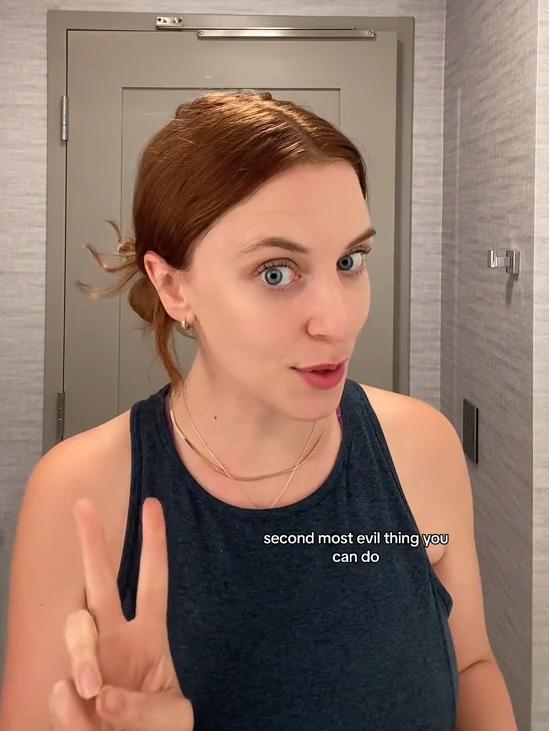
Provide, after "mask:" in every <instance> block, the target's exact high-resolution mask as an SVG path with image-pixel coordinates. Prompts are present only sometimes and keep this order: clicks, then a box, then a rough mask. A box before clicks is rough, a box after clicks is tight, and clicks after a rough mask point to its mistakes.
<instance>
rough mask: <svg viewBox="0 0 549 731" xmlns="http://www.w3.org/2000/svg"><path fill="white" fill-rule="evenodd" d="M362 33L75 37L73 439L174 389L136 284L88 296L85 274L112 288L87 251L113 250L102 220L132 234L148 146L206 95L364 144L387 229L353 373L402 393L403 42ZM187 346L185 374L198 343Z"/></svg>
mask: <svg viewBox="0 0 549 731" xmlns="http://www.w3.org/2000/svg"><path fill="white" fill-rule="evenodd" d="M362 33H363V34H364V35H360V31H356V32H355V33H353V32H352V31H339V32H338V31H326V30H324V31H308V30H307V31H305V30H299V31H285V32H284V33H282V32H280V31H277V32H276V34H275V35H271V36H268V35H267V36H266V37H250V36H249V35H248V36H245V35H243V31H242V30H237V31H219V30H217V31H216V30H212V29H204V30H202V31H199V30H186V31H184V32H178V33H173V32H167V33H164V32H139V33H137V32H131V31H128V32H126V31H116V32H114V31H101V32H94V31H85V30H82V31H75V30H71V31H70V32H69V34H68V40H67V49H68V53H67V70H68V77H67V90H68V91H67V96H68V110H69V124H68V131H67V134H68V140H67V194H66V262H65V264H66V271H65V278H66V281H65V285H66V290H65V291H66V302H65V322H64V327H65V341H64V342H65V350H64V394H65V410H64V425H63V437H68V436H71V435H73V434H76V433H79V432H81V431H84V430H86V429H89V428H91V427H93V426H95V425H97V424H100V423H103V422H105V421H107V420H109V419H111V418H113V417H114V416H116V414H118V413H120V412H122V411H124V410H126V409H128V408H130V407H131V405H132V404H133V403H135V402H136V401H138V400H139V399H142V398H145V397H146V396H148V395H149V394H150V393H151V392H152V391H153V390H157V389H158V388H160V387H161V386H162V385H163V384H164V383H166V382H167V381H168V377H167V373H166V371H165V369H164V367H163V366H162V364H161V362H160V361H159V360H158V359H155V352H154V342H153V337H152V335H151V336H149V338H143V336H142V333H141V331H140V330H139V329H138V324H139V318H138V316H137V315H136V314H135V313H134V312H133V311H132V310H131V308H130V307H129V305H128V303H127V290H125V292H124V293H123V295H121V296H120V297H118V298H115V299H105V300H100V301H91V300H89V299H88V298H87V297H85V296H84V295H83V294H82V293H81V292H80V291H79V290H78V289H77V287H76V286H75V280H77V279H79V280H82V281H85V282H87V283H90V284H94V285H98V286H105V285H110V284H112V283H113V281H114V280H113V278H112V277H108V276H107V275H104V274H103V273H102V272H101V271H100V269H99V267H98V265H97V263H96V262H95V261H94V259H93V257H92V256H91V254H90V252H89V251H88V250H87V249H85V248H83V245H84V244H86V243H90V244H93V245H94V246H96V247H97V248H98V249H99V250H100V251H101V252H109V251H111V252H112V253H114V252H115V251H116V240H115V236H114V231H113V229H112V227H111V226H110V225H109V224H107V223H105V219H108V218H110V219H113V220H115V221H117V222H119V223H120V224H121V227H122V229H123V231H124V232H128V231H129V230H131V203H132V191H133V183H134V175H135V171H136V162H137V158H138V155H139V153H140V151H141V149H142V148H143V146H144V145H145V144H146V142H147V141H148V139H149V138H150V137H151V136H152V135H153V134H154V133H155V132H156V131H157V130H158V129H159V128H160V127H161V126H163V125H164V124H166V123H167V122H168V121H169V120H170V119H171V118H172V117H173V114H174V111H175V109H176V107H177V106H178V105H179V104H180V103H182V102H184V101H187V100H190V99H192V98H194V97H196V96H197V95H199V94H201V93H202V92H203V91H205V90H208V89H246V88H248V89H262V90H268V91H270V92H271V93H272V95H273V96H274V97H276V98H279V99H286V100H292V101H295V102H297V103H298V104H301V105H303V106H306V107H308V108H310V109H312V110H313V111H314V112H315V113H317V114H319V115H321V116H323V117H325V118H326V119H328V120H330V121H331V122H332V123H334V124H336V125H338V126H339V127H340V128H341V129H342V130H343V131H344V132H345V133H346V134H347V135H348V136H349V137H350V138H351V139H352V140H353V141H354V142H355V144H357V146H358V147H359V148H360V150H361V152H362V154H363V156H364V158H365V161H366V164H367V172H368V182H369V186H370V191H371V194H370V214H371V217H372V222H373V225H374V227H375V228H376V229H377V231H378V235H377V237H376V238H377V241H376V248H375V253H372V254H370V255H369V259H368V270H369V275H370V282H371V288H372V294H371V297H372V301H371V308H370V314H369V317H368V320H367V322H366V325H365V327H364V328H363V330H362V332H361V334H360V336H359V340H358V342H357V344H356V348H355V351H354V354H353V358H352V360H351V363H350V365H349V377H351V378H354V379H355V380H360V381H362V382H367V383H370V384H372V385H375V386H378V387H380V388H386V389H393V382H392V381H393V358H394V333H393V317H394V311H393V306H394V286H395V279H394V270H395V266H394V265H395V261H394V255H395V254H394V252H395V175H396V171H395V145H396V139H395V138H396V134H395V132H396V94H397V89H396V73H397V39H396V33H394V32H389V31H387V32H382V33H377V34H375V37H373V38H372V37H368V36H367V35H366V32H365V31H362ZM176 335H177V334H176ZM176 343H177V346H176V351H177V354H178V358H179V362H180V365H181V367H182V369H183V371H186V370H188V369H189V367H190V365H191V363H192V360H193V357H194V352H195V348H196V345H195V343H194V342H192V341H190V340H188V339H187V338H182V337H180V338H177V337H176Z"/></svg>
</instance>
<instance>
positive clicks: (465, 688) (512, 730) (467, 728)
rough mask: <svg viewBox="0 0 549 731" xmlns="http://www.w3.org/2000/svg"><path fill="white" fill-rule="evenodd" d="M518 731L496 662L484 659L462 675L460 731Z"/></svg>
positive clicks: (460, 678) (460, 679) (459, 712)
mask: <svg viewBox="0 0 549 731" xmlns="http://www.w3.org/2000/svg"><path fill="white" fill-rule="evenodd" d="M478 729H486V731H517V724H516V723H515V718H514V714H513V708H512V706H511V701H510V699H509V693H508V692H507V686H506V685H505V681H504V679H503V676H502V674H501V671H500V669H499V667H498V664H497V662H496V661H495V660H481V661H480V662H477V663H474V664H473V665H470V666H469V667H468V668H466V669H465V670H462V671H461V673H460V674H459V702H458V724H457V726H456V731H477V730H478Z"/></svg>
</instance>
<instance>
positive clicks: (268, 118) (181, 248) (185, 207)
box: [76, 90, 368, 386]
mask: <svg viewBox="0 0 549 731" xmlns="http://www.w3.org/2000/svg"><path fill="white" fill-rule="evenodd" d="M337 160H345V161H347V162H349V163H350V164H351V165H352V166H353V168H354V170H355V172H356V174H357V176H358V179H359V182H360V187H361V189H362V193H363V195H364V199H365V200H366V201H367V200H368V183H367V177H366V164H365V162H364V159H363V157H362V155H361V153H360V152H359V150H358V149H357V147H356V146H355V145H354V144H353V143H352V142H351V140H350V139H349V138H348V137H346V136H345V135H344V134H343V132H341V130H339V129H338V128H337V127H335V126H334V125H332V124H331V123H330V122H328V121H327V120H325V119H323V118H322V117H319V116H317V115H316V114H314V113H313V112H311V111H310V110H308V109H305V108H303V107H301V106H299V105H297V104H295V103H293V102H290V101H281V100H278V99H273V97H272V95H271V93H270V92H268V91H264V92H259V91H253V90H252V91H249V90H246V91H234V92H224V91H216V92H206V93H204V94H202V95H200V96H198V97H196V98H195V99H193V100H192V101H189V102H185V103H183V104H180V105H179V106H178V107H177V110H176V113H175V117H174V118H173V119H171V120H170V121H169V122H168V124H166V125H165V126H164V127H162V128H161V129H160V130H159V131H158V132H157V133H156V134H155V135H154V136H153V137H152V138H151V139H150V141H149V142H148V143H147V145H146V146H145V148H144V149H143V151H142V152H141V155H140V158H139V161H138V169H137V175H136V180H135V186H134V192H133V208H132V219H133V231H134V233H133V235H132V236H128V237H123V236H122V234H121V232H120V229H119V227H118V225H117V224H116V223H115V222H114V221H111V220H107V222H108V223H110V224H111V225H112V226H113V227H114V229H115V230H116V233H117V237H118V254H119V255H120V256H121V257H122V262H121V263H120V264H119V265H117V266H113V265H109V264H108V263H107V261H106V260H105V256H104V255H102V254H100V253H99V252H98V251H97V249H96V248H95V247H94V246H91V245H90V244H86V248H88V249H89V250H90V251H91V253H92V255H93V257H94V258H95V259H96V261H97V262H98V263H99V265H100V266H101V268H102V269H103V271H105V272H108V273H120V276H119V278H118V280H117V282H116V283H115V284H114V285H113V286H111V287H107V288H105V289H102V288H100V287H91V286H89V285H88V284H85V283H83V282H81V281H78V280H77V282H76V285H77V287H78V288H79V289H80V291H82V292H84V293H85V294H86V295H87V296H88V297H89V298H90V299H100V298H103V297H115V296H117V295H118V294H120V292H122V291H123V289H124V288H125V287H126V285H127V284H128V283H129V282H130V281H131V280H132V279H133V278H134V277H137V279H136V281H134V282H133V283H132V284H131V287H130V290H129V294H128V301H129V304H130V306H131V307H132V309H133V310H134V311H135V312H136V313H137V314H138V315H139V316H140V317H141V319H142V320H143V329H144V330H145V331H146V332H150V330H153V332H154V338H155V347H156V353H157V355H158V356H159V357H160V359H161V361H162V363H163V365H164V367H165V369H166V371H167V372H168V375H169V378H170V382H171V383H172V385H174V386H175V385H176V383H177V382H179V381H180V380H182V379H183V375H182V373H181V371H180V370H179V368H178V367H177V363H176V361H178V359H177V354H176V353H175V350H170V345H171V346H172V347H173V329H174V328H175V329H176V330H177V332H179V333H180V334H182V335H185V336H187V337H193V335H192V334H191V333H189V332H188V331H186V330H183V329H182V328H181V326H180V324H179V322H177V321H176V320H173V319H172V318H171V317H170V315H168V313H167V312H166V310H165V309H164V306H163V305H162V302H161V300H160V298H159V296H158V293H157V291H156V288H155V287H154V284H153V283H152V282H151V280H150V278H149V276H148V274H147V271H146V269H145V266H144V255H145V253H146V252H147V251H154V252H155V253H157V254H158V255H159V256H161V257H162V258H163V259H164V260H165V261H166V262H167V263H168V264H169V265H170V266H172V267H173V268H177V269H179V270H181V271H188V270H189V269H190V267H191V264H192V259H193V254H194V251H195V249H196V247H197V246H198V244H199V242H200V240H201V238H202V237H204V236H205V235H206V233H207V232H208V230H209V229H211V228H212V227H213V225H214V224H215V222H216V221H217V219H218V218H220V217H221V216H222V215H223V214H224V213H225V212H226V211H227V210H228V209H230V208H231V207H233V206H235V205H236V204H238V203H239V202H241V201H242V200H243V199H245V198H246V197H248V196H249V195H251V194H252V193H253V192H254V191H255V190H256V189H257V188H259V187H260V186H261V185H262V184H263V183H265V182H266V181H267V180H269V179H270V178H271V177H273V176H274V175H277V174H278V173H282V172H284V171H286V170H288V169H290V168H293V167H296V166H298V165H300V164H303V163H307V164H311V163H313V164H315V163H318V164H322V163H327V162H332V161H337Z"/></svg>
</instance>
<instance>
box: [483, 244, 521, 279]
mask: <svg viewBox="0 0 549 731" xmlns="http://www.w3.org/2000/svg"><path fill="white" fill-rule="evenodd" d="M486 253H487V254H488V268H489V269H497V268H498V267H505V271H506V272H507V273H508V274H518V273H519V272H520V251H518V249H507V251H506V252H505V256H497V254H496V251H495V249H488V250H487V252H486Z"/></svg>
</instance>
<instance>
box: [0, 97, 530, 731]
mask: <svg viewBox="0 0 549 731" xmlns="http://www.w3.org/2000/svg"><path fill="white" fill-rule="evenodd" d="M367 199H368V190H367V183H366V172H365V166H364V162H363V160H362V158H361V156H360V153H359V152H358V150H357V149H356V147H355V146H354V145H353V144H352V142H351V141H350V140H349V139H347V138H346V137H345V136H344V135H343V134H342V133H341V131H339V130H338V129H336V128H334V127H333V126H332V125H331V124H329V123H328V122H326V121H325V120H323V119H321V118H319V117H317V116H316V115H314V114H313V113H311V112H310V111H306V110H304V109H302V108H300V107H298V106H296V105H294V104H292V103H290V102H282V101H277V100H274V99H272V97H271V95H270V94H269V93H259V94H223V93H214V94H206V95H204V96H202V97H199V98H197V99H195V100H194V101H192V102H190V103H187V104H183V105H181V106H180V107H179V108H178V110H177V113H176V116H175V119H174V120H172V121H170V123H169V124H168V125H166V127H164V128H163V129H162V130H160V132H158V133H157V134H156V135H155V136H154V137H153V139H152V140H151V142H150V143H149V144H148V145H147V147H146V149H145V150H144V153H143V155H142V158H141V160H140V165H139V170H138V176H137V180H136V187H135V195H134V205H133V219H134V228H135V238H134V239H131V240H129V241H126V242H124V241H120V247H119V251H120V253H121V254H122V255H123V256H124V257H125V261H124V263H123V265H122V267H119V268H118V269H114V268H112V267H109V266H107V265H106V264H105V263H104V262H103V260H102V258H101V257H100V256H99V255H97V254H96V252H95V251H94V250H93V249H92V252H93V253H94V255H95V256H96V258H97V260H98V261H99V263H100V264H101V265H102V266H103V268H104V269H105V270H107V271H118V270H119V269H121V270H122V279H121V282H120V283H119V284H118V285H117V286H115V287H113V288H112V289H110V290H108V292H107V293H108V294H110V295H116V294H118V293H119V292H120V291H121V289H122V288H123V286H125V284H126V283H127V282H128V281H129V280H130V279H131V278H132V277H133V276H134V275H135V274H137V275H139V279H138V281H136V282H135V283H134V284H133V285H132V288H131V291H130V295H129V301H130V304H131V305H132V307H133V308H134V310H135V311H136V312H137V313H139V314H140V315H141V317H142V318H143V320H144V321H145V322H146V323H147V324H148V325H149V326H150V327H151V328H152V329H153V331H154V335H155V340H156V348H157V352H158V354H159V355H160V357H161V359H162V362H163V364H164V366H165V368H166V370H167V372H168V374H169V377H170V382H169V383H168V384H167V385H166V386H164V387H163V388H162V389H160V390H159V391H158V392H156V393H154V394H152V395H151V396H149V397H148V398H146V399H143V400H142V401H139V402H137V403H136V404H134V405H133V407H132V408H131V409H130V411H129V412H125V413H124V414H121V415H119V416H118V417H116V418H115V419H113V420H111V421H109V422H107V423H106V424H102V425H100V426H99V427H96V428H95V429H92V430H90V431H89V432H84V433H83V434H79V435H76V437H73V438H71V439H68V440H66V441H65V442H64V443H61V444H60V445H57V446H56V447H55V448H54V449H53V450H50V452H49V453H48V454H47V455H45V457H44V458H43V459H42V460H41V463H40V464H39V465H38V467H37V468H36V469H35V471H34V472H33V475H31V478H30V480H29V485H28V487H27V491H26V494H25V501H24V505H23V508H22V511H21V518H20V522H19V527H18V535H17V539H16V548H15V551H14V560H13V567H12V594H11V603H10V646H9V649H8V661H7V666H6V681H5V690H4V720H5V723H6V726H3V728H5V729H6V731H11V729H15V728H16V727H17V728H18V729H19V728H22V727H25V728H27V727H28V728H30V727H32V728H33V729H34V731H37V730H38V731H40V730H41V729H44V730H45V729H46V728H48V725H47V720H46V718H48V719H50V720H51V722H52V723H53V724H54V726H55V728H56V731H61V730H63V731H64V730H65V729H72V730H73V731H91V730H92V729H93V730H96V729H111V728H115V729H126V730H127V729H132V731H140V730H141V729H147V731H172V729H176V728H177V729H181V730H182V731H187V730H190V729H192V728H194V729H196V730H197V731H210V730H212V729H216V730H218V729H224V730H226V731H229V730H232V729H234V730H236V729H238V731H247V730H248V729H250V730H251V729H253V730H254V731H258V730H259V729H265V731H267V730H268V731H275V730H278V729H284V730H287V729H296V730H297V729H299V730H300V731H307V730H308V729H311V731H312V730H313V729H314V730H315V731H318V730H319V729H321V730H326V731H328V729H330V730H331V729H336V728H345V729H356V731H358V730H359V729H360V730H362V729H365V728H368V729H375V731H396V730H397V729H399V730H400V729H405V730H410V731H416V730H417V731H419V729H422V731H450V730H451V729H454V728H458V729H459V731H463V730H464V729H473V728H474V729H477V730H478V729H482V731H513V730H514V731H516V725H515V724H514V720H513V713H512V709H511V704H510V701H509V697H508V694H507V690H506V688H505V684H504V682H503V679H502V677H501V674H500V673H499V669H498V668H497V664H496V663H495V660H494V658H493V654H492V652H491V648H490V645H489V641H488V638H487V635H486V628H485V624H484V611H483V606H482V591H481V584H480V577H479V573H478V564H477V562H476V551H475V547H474V537H473V527H472V510H471V495H470V485H469V483H468V478H467V468H466V465H465V462H464V459H463V452H462V451H461V446H460V443H459V439H458V438H457V435H456V433H455V431H454V430H453V427H452V426H451V424H450V423H449V422H448V421H447V420H446V419H445V418H444V417H442V415H441V414H440V413H439V412H437V411H436V410H435V409H432V408H431V407H430V406H428V405H427V404H424V403H422V402H420V401H417V400H416V399H412V398H410V397H406V396H402V395H399V394H393V393H391V392H389V391H382V390H380V389H375V388H372V387H367V386H364V385H362V384H358V383H356V382H355V381H353V380H352V379H348V378H346V373H347V367H348V361H349V359H350V357H351V356H352V352H353V348H354V345H355V342H356V339H357V337H358V335H359V333H360V331H361V329H362V327H363V326H364V324H365V322H366V320H367V317H368V312H369V307H370V284H369V279H368V274H367V269H366V256H367V253H368V252H369V250H370V246H371V238H372V236H373V234H374V233H375V231H374V230H373V228H372V225H371V223H372V222H371V219H370V214H369V210H368V205H367ZM273 237H274V238H273ZM282 253H284V254H285V256H284V258H280V255H281V254H282ZM276 256H278V257H279V258H275V257H276ZM279 273H280V274H281V279H280V280H278V274H279ZM275 275H276V276H275ZM87 291H90V292H91V294H92V296H98V293H97V292H94V291H92V290H87ZM175 323H181V327H179V325H176V329H177V330H178V331H179V332H180V333H182V334H185V335H187V334H188V333H189V332H192V333H193V336H194V337H195V339H196V344H197V350H196V357H195V360H194V362H193V364H192V367H191V369H190V371H189V373H188V374H187V375H186V376H185V377H183V376H182V374H181V373H180V372H179V370H178V368H177V366H176V364H175V363H174V361H173V358H172V355H171V353H170V350H169V347H168V343H169V339H170V337H171V334H172V328H173V326H174V324H175ZM319 364H329V366H330V367H332V366H334V365H335V364H341V365H339V366H338V368H337V369H336V370H335V372H334V371H332V372H331V373H319V372H316V373H310V372H309V373H307V372H306V370H307V369H310V368H311V366H318V365H319ZM397 470H398V473H397ZM53 484H55V485H56V487H55V490H56V493H55V495H56V498H57V501H58V502H57V504H56V507H55V508H51V507H50V508H49V514H48V515H47V516H45V514H44V511H45V510H47V509H48V506H51V504H52V500H51V499H50V500H46V498H45V497H44V494H45V492H46V489H47V488H48V486H50V485H53ZM60 484H61V485H62V487H60V486H59V485H60ZM69 518H70V522H71V526H70V528H69V527H67V526H68V522H69ZM74 519H76V528H77V533H78V535H76V532H75V529H74V527H73V525H72V522H73V520H74ZM45 523H46V524H47V525H48V528H49V535H50V537H51V536H52V535H55V537H56V542H57V543H58V544H60V545H62V546H63V547H64V549H65V550H64V551H63V554H64V557H63V558H62V559H57V561H58V563H57V564H56V565H57V566H58V567H59V566H60V565H61V564H60V563H59V561H63V562H64V563H63V564H62V565H63V571H60V570H59V569H58V574H56V575H55V580H54V578H52V575H51V574H50V575H49V576H48V577H47V579H41V578H40V577H43V576H44V575H45V574H47V573H48V571H51V568H50V563H51V561H50V563H47V561H48V559H47V555H48V554H47V552H48V550H51V549H49V545H50V543H51V541H50V543H48V541H46V540H44V541H42V542H41V543H39V542H37V541H36V540H34V539H33V537H32V536H33V535H34V533H35V531H36V530H37V526H39V525H42V526H43V525H44V524H45ZM71 531H72V532H71ZM420 532H421V533H422V534H426V533H441V534H442V535H441V536H440V537H439V539H438V542H433V541H431V542H429V543H428V544H426V541H425V540H424V539H421V540H419V538H420V537H419V534H420ZM448 538H449V540H448ZM33 540H34V542H33ZM78 548H79V550H80V551H81V558H80V553H79V550H77V549H78ZM75 556H76V557H75ZM31 558H32V561H33V563H32V566H33V567H34V573H33V574H32V580H31V578H29V571H31ZM36 561H41V562H42V564H41V565H42V566H43V570H42V571H39V569H38V568H36V566H35V563H36ZM69 562H71V563H70V568H67V567H68V566H69ZM80 562H81V563H80ZM435 564H436V566H437V572H436V573H435V571H434V568H433V566H434V565H435ZM81 565H82V566H83V570H82V569H81V568H80V567H81ZM79 572H80V573H79ZM116 572H118V573H116ZM23 577H25V579H26V581H24V580H23ZM168 577H169V582H168ZM440 577H443V578H444V582H443V581H442V580H441V578H440ZM57 579H58V580H57ZM40 580H42V581H43V584H42V586H43V587H44V588H43V593H42V595H40V592H38V591H37V590H36V589H31V588H28V585H29V584H31V583H32V581H40ZM48 582H49V583H48ZM168 583H169V591H168ZM53 585H56V586H57V585H58V586H61V587H67V586H69V585H70V586H71V587H72V594H71V596H70V599H68V598H66V599H64V600H61V599H59V598H57V599H56V598H54V597H52V596H51V594H52V593H53V589H52V590H50V589H49V587H50V586H53ZM84 587H85V591H83V589H84ZM48 591H50V594H49V595H48V596H47V598H46V599H45V600H44V593H47V592H48ZM66 591H67V592H68V589H67V590H66ZM44 607H45V608H44ZM48 607H49V609H48ZM69 609H70V611H69ZM48 612H49V614H48ZM450 613H452V617H451V618H450ZM67 615H68V618H67ZM31 616H32V617H36V616H38V617H39V619H38V629H37V628H36V626H35V625H36V622H31V621H30V618H31ZM65 620H66V624H65ZM40 628H42V629H44V630H45V629H48V630H49V631H50V633H51V632H53V634H54V637H55V639H54V640H52V641H51V643H50V646H49V647H48V648H46V645H45V644H44V643H45V640H44V639H43V635H44V632H40V631H39V629H40ZM62 630H64V633H65V642H66V646H67V650H68V657H69V658H70V668H69V671H68V672H63V670H64V668H63V666H62V664H61V660H59V661H58V662H57V665H56V664H55V662H54V663H53V664H52V662H51V657H52V654H53V653H55V652H57V653H59V652H60V651H59V647H60V645H61V644H62V638H61V634H62ZM54 643H55V644H54ZM25 648H27V655H26V656H25ZM63 649H64V648H63ZM31 652H32V653H33V661H34V662H35V663H36V662H39V661H40V659H42V660H44V659H45V658H48V659H49V664H47V663H46V662H42V665H41V671H40V673H38V672H36V673H35V674H34V675H32V671H29V670H28V668H29V667H30V655H31ZM56 657H59V655H57V656H56ZM21 658H24V659H21ZM25 660H26V661H27V662H28V664H27V666H25V665H24V661H25ZM86 663H87V664H88V665H89V666H90V667H89V668H88V672H87V673H83V670H84V664H86ZM24 667H25V673H28V672H31V676H30V677H29V676H25V677H24V680H23V681H22V682H23V685H19V686H17V683H16V682H15V679H16V678H17V677H19V678H23V675H24V674H23V668H24ZM18 671H19V675H18ZM54 673H55V674H54ZM94 676H95V677H94ZM61 678H66V679H67V681H68V683H67V684H66V687H65V690H66V691H67V696H66V698H65V701H63V700H62V696H61V695H58V694H57V693H53V694H51V696H50V690H51V688H52V686H53V685H54V682H53V681H54V680H58V679H61ZM101 685H103V686H107V685H110V686H114V688H113V690H114V691H115V693H114V695H115V696H116V697H118V698H119V699H121V698H123V699H124V700H125V711H122V712H119V715H116V714H114V715H109V714H108V713H107V711H106V710H105V707H104V705H103V702H102V701H103V698H104V692H105V687H103V690H102V691H101V693H99V690H100V687H101ZM56 687H58V686H56ZM31 689H32V691H31ZM46 691H47V692H46ZM33 693H34V695H33ZM31 698H35V699H36V701H35V707H34V709H32V708H31V705H32V704H31ZM36 709H38V710H36ZM46 709H47V713H46ZM23 721H25V722H26V723H24V722H23ZM31 721H32V723H31ZM10 724H11V725H10ZM40 724H41V725H40ZM456 724H458V725H457V726H456Z"/></svg>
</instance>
